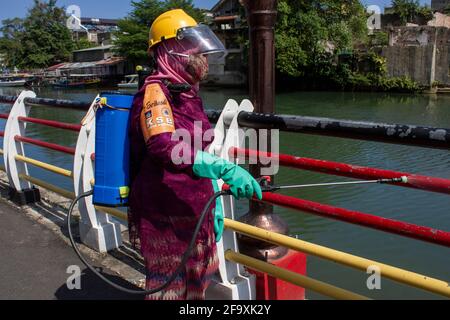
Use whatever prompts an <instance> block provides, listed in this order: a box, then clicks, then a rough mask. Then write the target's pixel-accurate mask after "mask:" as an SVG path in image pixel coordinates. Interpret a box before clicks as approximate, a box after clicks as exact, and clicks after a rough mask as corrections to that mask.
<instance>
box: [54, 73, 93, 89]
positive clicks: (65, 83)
mask: <svg viewBox="0 0 450 320" xmlns="http://www.w3.org/2000/svg"><path fill="white" fill-rule="evenodd" d="M100 83H101V80H100V78H98V77H97V75H94V74H71V75H69V76H67V77H62V78H60V79H59V80H56V81H55V82H53V83H51V85H52V87H54V88H85V87H90V86H95V85H98V84H100Z"/></svg>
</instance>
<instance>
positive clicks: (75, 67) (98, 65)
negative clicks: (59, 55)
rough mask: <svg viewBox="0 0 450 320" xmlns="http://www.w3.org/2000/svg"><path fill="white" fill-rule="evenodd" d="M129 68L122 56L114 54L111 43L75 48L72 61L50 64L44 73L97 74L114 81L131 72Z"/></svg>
mask: <svg viewBox="0 0 450 320" xmlns="http://www.w3.org/2000/svg"><path fill="white" fill-rule="evenodd" d="M130 68H131V66H130V65H129V64H128V63H127V62H126V61H125V59H124V58H121V57H117V56H116V55H115V53H114V46H113V45H106V46H98V47H94V48H88V49H83V50H76V51H74V52H73V58H72V62H66V63H61V64H58V65H55V66H52V67H50V68H48V69H47V70H46V74H47V76H48V77H60V76H69V75H73V74H77V75H82V74H89V75H96V76H98V77H99V78H101V79H102V80H103V81H104V82H109V81H112V82H114V81H118V80H120V79H122V78H123V77H124V76H125V75H127V74H130V73H133V72H134V70H131V69H130Z"/></svg>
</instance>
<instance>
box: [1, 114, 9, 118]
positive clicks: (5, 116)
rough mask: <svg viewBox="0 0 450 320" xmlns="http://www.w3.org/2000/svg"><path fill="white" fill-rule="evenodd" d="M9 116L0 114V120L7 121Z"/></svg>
mask: <svg viewBox="0 0 450 320" xmlns="http://www.w3.org/2000/svg"><path fill="white" fill-rule="evenodd" d="M8 117H9V114H7V113H0V119H8Z"/></svg>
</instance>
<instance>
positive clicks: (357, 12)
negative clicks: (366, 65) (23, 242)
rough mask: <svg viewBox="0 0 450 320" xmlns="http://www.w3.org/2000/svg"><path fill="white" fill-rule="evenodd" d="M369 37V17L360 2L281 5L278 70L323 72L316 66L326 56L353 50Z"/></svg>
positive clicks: (287, 0)
mask: <svg viewBox="0 0 450 320" xmlns="http://www.w3.org/2000/svg"><path fill="white" fill-rule="evenodd" d="M366 37H367V17H366V13H365V11H364V7H363V6H362V4H361V3H360V1H359V0H348V1H341V0H340V1H338V0H324V1H298V0H279V1H278V21H277V26H276V35H275V43H276V52H277V54H276V66H277V70H278V71H279V72H280V73H281V74H283V75H287V76H293V77H296V76H301V75H304V74H305V73H307V72H309V71H310V70H311V69H321V68H322V67H321V66H320V65H317V64H319V63H321V62H320V61H321V58H323V56H321V55H322V54H323V53H324V52H339V51H342V50H351V49H353V47H354V46H355V45H356V44H358V43H361V42H364V41H365V39H366ZM319 56H321V58H320V59H319ZM331 57H332V56H331Z"/></svg>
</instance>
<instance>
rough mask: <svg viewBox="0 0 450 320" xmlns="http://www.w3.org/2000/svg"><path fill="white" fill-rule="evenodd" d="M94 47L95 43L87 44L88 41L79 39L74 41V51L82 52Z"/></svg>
mask: <svg viewBox="0 0 450 320" xmlns="http://www.w3.org/2000/svg"><path fill="white" fill-rule="evenodd" d="M95 46H96V44H95V43H92V42H89V40H88V39H86V38H81V39H80V40H78V41H75V43H74V50H83V49H88V48H92V47H95Z"/></svg>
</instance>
